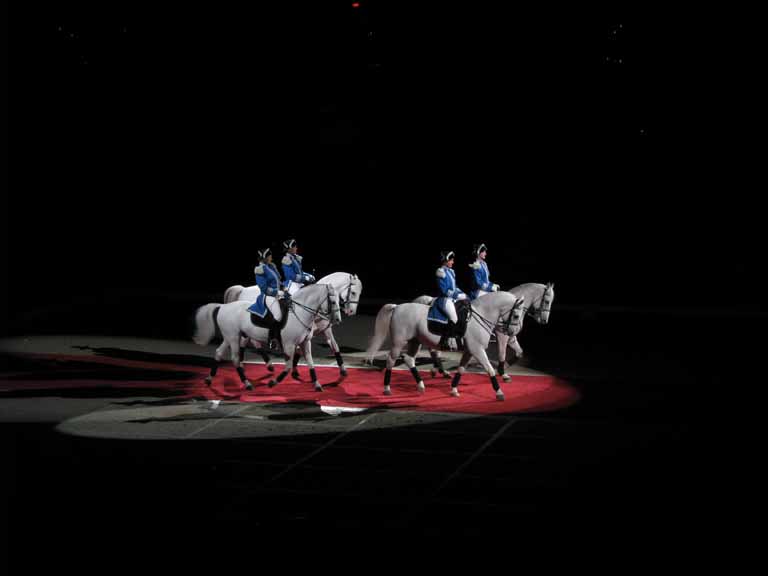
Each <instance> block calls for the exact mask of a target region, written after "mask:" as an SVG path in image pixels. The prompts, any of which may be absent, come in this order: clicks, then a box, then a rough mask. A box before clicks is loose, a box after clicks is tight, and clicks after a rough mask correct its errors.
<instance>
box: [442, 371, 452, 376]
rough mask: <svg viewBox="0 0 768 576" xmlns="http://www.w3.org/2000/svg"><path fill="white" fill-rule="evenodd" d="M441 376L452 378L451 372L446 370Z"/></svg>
mask: <svg viewBox="0 0 768 576" xmlns="http://www.w3.org/2000/svg"><path fill="white" fill-rule="evenodd" d="M441 374H442V375H443V378H450V377H451V373H450V372H446V371H445V370H443V371H442V372H441Z"/></svg>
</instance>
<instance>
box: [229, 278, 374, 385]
mask: <svg viewBox="0 0 768 576" xmlns="http://www.w3.org/2000/svg"><path fill="white" fill-rule="evenodd" d="M316 284H327V285H330V286H333V287H334V289H335V290H336V293H337V294H338V295H339V301H340V303H341V305H342V306H343V308H344V313H345V314H346V315H347V316H354V315H355V314H357V304H358V303H359V302H360V296H361V294H362V293H363V282H362V281H361V280H360V278H358V277H357V275H356V274H349V273H348V272H334V273H333V274H328V275H327V276H323V277H322V278H320V280H318V281H317V282H316ZM259 294H261V290H260V289H259V287H258V286H248V287H247V288H246V287H244V286H240V285H235V286H230V287H229V288H227V290H226V292H224V303H225V304H226V303H229V302H235V301H237V300H243V301H246V302H254V301H255V300H256V298H257V297H258V296H259ZM315 324H316V326H315V328H316V332H321V333H322V334H323V335H324V336H325V339H326V341H327V342H328V346H330V348H331V351H332V352H333V355H334V356H335V357H336V364H338V366H339V375H340V376H341V377H342V378H345V377H346V376H347V369H346V367H345V366H344V359H343V358H342V356H341V349H340V348H339V345H338V344H337V343H336V338H334V336H333V330H332V328H331V323H329V322H328V321H327V320H325V319H323V318H321V317H319V316H318V317H317V319H316V320H315ZM243 346H244V345H243ZM254 348H256V351H257V352H258V353H259V354H260V355H261V357H262V359H263V360H264V363H265V364H266V365H267V370H269V371H270V372H271V371H273V370H274V367H273V366H272V358H271V357H270V356H269V355H268V354H267V353H266V352H265V351H264V349H263V348H261V347H260V346H258V345H254ZM295 354H296V357H295V358H294V360H293V374H292V375H293V377H294V378H298V377H299V372H298V368H297V366H298V354H299V350H298V349H297V350H296V352H295Z"/></svg>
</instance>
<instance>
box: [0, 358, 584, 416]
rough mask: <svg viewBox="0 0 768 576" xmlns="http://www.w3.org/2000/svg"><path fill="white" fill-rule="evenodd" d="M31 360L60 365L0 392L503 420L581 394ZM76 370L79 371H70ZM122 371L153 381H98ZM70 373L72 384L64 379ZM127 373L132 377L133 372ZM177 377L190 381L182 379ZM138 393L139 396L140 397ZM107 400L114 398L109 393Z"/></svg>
mask: <svg viewBox="0 0 768 576" xmlns="http://www.w3.org/2000/svg"><path fill="white" fill-rule="evenodd" d="M30 357H32V358H41V359H45V360H48V361H50V360H56V366H55V368H54V371H55V376H51V372H52V370H51V367H50V365H49V366H47V367H46V368H45V369H41V370H40V371H39V372H37V371H26V372H24V373H14V374H3V375H2V376H0V390H2V391H5V392H6V393H9V392H11V393H12V392H15V391H19V392H21V391H33V390H37V391H41V390H57V389H59V390H65V389H66V390H73V389H84V388H105V387H107V388H114V389H121V390H130V389H132V388H133V389H137V395H148V392H147V391H148V390H149V394H151V390H152V389H156V390H158V392H160V391H164V392H168V391H173V392H175V393H177V394H178V396H179V397H180V398H185V397H197V398H199V397H204V398H206V399H209V400H214V399H221V400H239V401H241V402H262V403H269V402H276V403H277V402H315V403H317V404H318V405H324V406H342V407H354V408H391V409H397V410H417V411H425V412H457V413H468V414H502V413H510V412H540V411H549V410H557V409H560V408H564V407H566V406H569V405H571V404H573V403H575V402H577V401H578V399H579V392H578V391H577V390H576V389H575V388H574V387H573V386H571V385H570V384H568V383H567V382H565V381H563V380H559V379H557V378H555V377H552V376H512V381H511V382H502V381H501V378H499V383H500V384H501V387H502V390H503V391H504V394H505V395H506V400H505V401H503V402H500V401H498V400H496V396H495V393H494V391H493V388H492V387H491V382H490V379H489V378H488V376H486V375H482V374H465V375H464V376H463V377H462V379H461V384H460V386H459V390H460V392H461V396H460V397H459V398H454V397H453V396H451V395H450V389H451V387H450V382H451V381H450V380H449V379H447V378H440V377H438V378H431V377H430V374H429V372H428V371H426V372H422V373H421V374H422V377H423V379H424V384H425V385H426V387H427V390H426V392H425V393H424V394H418V393H417V392H416V382H415V381H414V379H413V376H412V375H411V373H410V372H408V371H404V370H395V371H394V372H393V373H392V381H391V383H390V384H391V387H392V396H384V394H383V393H382V392H383V389H384V373H383V372H379V371H378V370H365V369H360V368H347V370H348V372H349V376H348V377H347V378H346V379H344V380H343V381H341V382H339V380H338V376H339V371H338V368H337V367H335V366H334V367H318V368H317V376H318V379H319V380H320V383H321V384H322V385H323V388H324V390H323V392H315V391H314V390H313V388H312V383H311V382H310V379H309V369H308V368H307V367H306V366H300V367H299V373H300V374H301V380H294V379H293V378H292V377H291V376H290V375H289V376H288V377H286V378H285V380H283V382H282V383H280V384H278V385H277V386H276V387H274V388H269V387H268V386H267V382H268V381H269V379H270V378H271V377H273V375H276V374H278V373H279V371H280V370H281V369H282V366H281V365H278V364H276V365H275V368H276V372H274V373H270V372H268V371H267V370H266V368H265V367H264V365H262V364H246V365H245V372H246V375H247V377H248V379H249V380H250V381H251V383H252V384H253V385H254V390H253V391H251V392H247V391H245V389H243V388H242V387H241V384H240V379H239V378H238V376H237V373H236V372H235V369H234V368H233V367H232V365H231V364H230V365H224V364H222V366H221V367H220V368H219V371H218V374H217V375H216V378H215V379H214V382H213V386H212V387H210V388H209V387H207V386H206V385H205V383H204V382H203V378H204V377H205V376H206V375H207V374H208V369H206V368H202V367H197V366H188V365H177V364H161V363H156V362H142V361H135V360H124V359H116V358H109V357H99V356H61V355H32V356H30ZM73 362H76V363H77V365H78V366H77V369H74V368H71V367H68V365H70V366H72V363H73ZM83 363H87V364H88V365H93V368H94V374H93V375H86V377H83V372H84V370H83V368H82V365H83ZM110 366H111V367H114V366H119V367H121V368H127V369H134V370H136V371H137V374H140V373H141V370H151V371H152V372H153V373H154V376H153V378H152V379H142V378H141V376H140V375H139V376H137V378H136V379H132V378H130V376H128V377H126V378H125V379H119V380H116V379H102V378H99V377H98V370H99V367H101V368H102V369H106V368H108V367H110ZM162 371H168V372H169V375H168V376H169V378H168V379H167V380H164V379H162V378H158V377H157V373H158V372H162ZM67 372H72V373H73V374H72V379H70V378H67ZM128 373H130V370H129V371H128ZM179 373H185V374H184V375H185V376H187V377H186V378H183V379H179ZM138 389H140V390H141V393H140V394H139V393H138ZM104 395H105V396H109V392H108V391H105V393H104Z"/></svg>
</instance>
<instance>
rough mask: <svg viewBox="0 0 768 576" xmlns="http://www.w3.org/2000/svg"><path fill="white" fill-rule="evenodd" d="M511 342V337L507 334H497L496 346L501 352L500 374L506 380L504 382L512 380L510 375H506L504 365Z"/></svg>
mask: <svg viewBox="0 0 768 576" xmlns="http://www.w3.org/2000/svg"><path fill="white" fill-rule="evenodd" d="M508 342H509V336H507V335H506V334H502V333H501V332H497V333H496V346H497V348H498V350H499V374H501V377H502V378H503V379H504V382H509V381H510V380H511V379H512V378H510V376H509V374H505V373H504V363H505V362H506V360H507V343H508Z"/></svg>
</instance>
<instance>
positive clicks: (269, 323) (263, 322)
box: [251, 298, 291, 330]
mask: <svg viewBox="0 0 768 576" xmlns="http://www.w3.org/2000/svg"><path fill="white" fill-rule="evenodd" d="M278 303H279V304H280V313H281V315H282V317H283V319H282V320H280V322H278V321H277V320H275V317H274V316H273V315H272V311H271V310H270V309H269V307H267V313H266V314H265V315H264V317H263V318H262V317H260V316H258V315H256V314H254V313H251V324H253V325H254V326H258V327H259V328H268V329H272V328H277V329H278V330H282V329H283V328H285V323H286V322H287V321H288V308H289V307H290V305H291V301H290V298H283V299H282V300H278Z"/></svg>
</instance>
